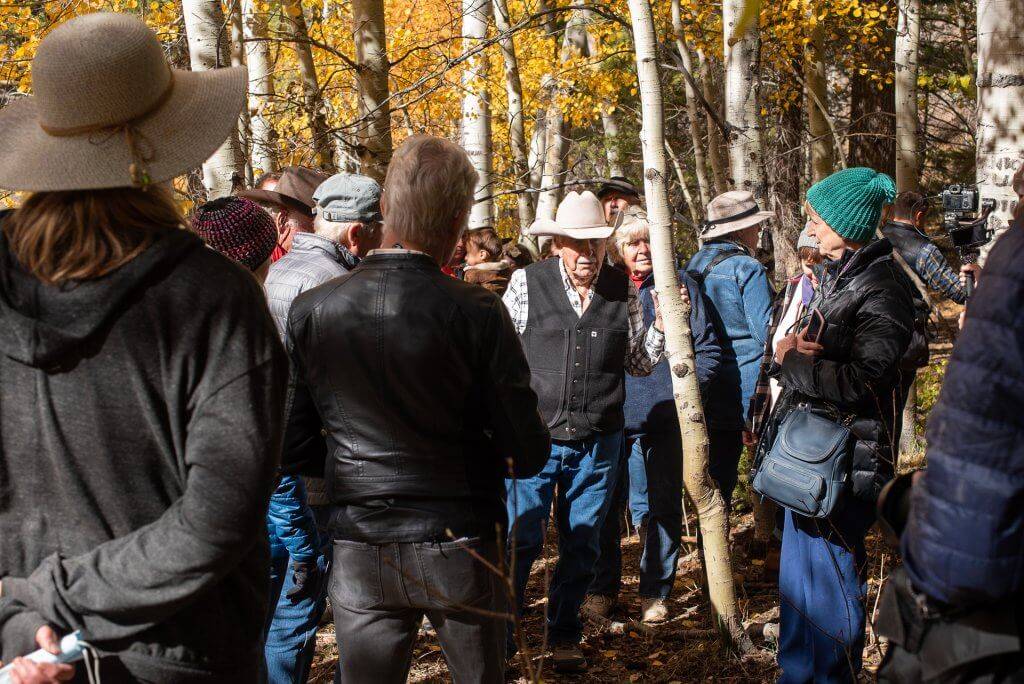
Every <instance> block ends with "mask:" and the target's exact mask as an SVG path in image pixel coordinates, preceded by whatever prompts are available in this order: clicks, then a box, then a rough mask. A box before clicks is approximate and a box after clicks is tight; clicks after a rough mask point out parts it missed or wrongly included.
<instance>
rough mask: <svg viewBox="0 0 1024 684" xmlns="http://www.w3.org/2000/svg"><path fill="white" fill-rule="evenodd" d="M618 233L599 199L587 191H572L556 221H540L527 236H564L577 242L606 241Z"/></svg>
mask: <svg viewBox="0 0 1024 684" xmlns="http://www.w3.org/2000/svg"><path fill="white" fill-rule="evenodd" d="M614 230H615V228H614V227H613V226H609V225H608V220H607V219H605V216H604V207H602V206H601V200H599V199H597V195H595V194H594V193H592V192H590V191H589V190H584V191H583V192H576V191H572V192H570V193H569V194H568V195H566V196H565V199H563V200H562V203H561V204H559V205H558V211H556V212H555V220H554V221H552V220H550V219H537V220H536V221H534V222H533V225H532V226H530V229H529V230H528V231H526V232H527V234H528V235H562V236H564V237H571V238H575V239H577V240H592V239H604V238H606V237H608V236H609V235H611V234H612V232H613V231H614Z"/></svg>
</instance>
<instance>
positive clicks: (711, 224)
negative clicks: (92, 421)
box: [699, 190, 775, 240]
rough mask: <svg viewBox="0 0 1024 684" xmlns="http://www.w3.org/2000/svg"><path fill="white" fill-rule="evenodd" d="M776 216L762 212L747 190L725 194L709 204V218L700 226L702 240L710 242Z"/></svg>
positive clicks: (768, 212) (769, 212)
mask: <svg viewBox="0 0 1024 684" xmlns="http://www.w3.org/2000/svg"><path fill="white" fill-rule="evenodd" d="M774 216H775V213H774V212H771V211H761V209H760V207H758V206H757V200H755V199H754V195H753V194H751V193H749V192H747V191H746V190H730V191H729V192H723V193H722V194H721V195H719V196H718V197H716V198H715V199H713V200H711V201H710V202H708V218H707V220H706V221H704V222H703V223H702V224H701V226H700V235H699V237H700V239H701V240H710V239H712V238H716V237H722V236H723V235H728V234H729V233H735V232H736V231H737V230H743V229H744V228H750V227H751V226H756V225H757V224H759V223H763V222H765V221H767V220H768V219H770V218H772V217H774Z"/></svg>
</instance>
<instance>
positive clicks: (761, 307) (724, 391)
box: [686, 240, 774, 430]
mask: <svg viewBox="0 0 1024 684" xmlns="http://www.w3.org/2000/svg"><path fill="white" fill-rule="evenodd" d="M737 248H739V249H743V248H742V247H739V246H738V245H737V244H735V243H733V242H727V241H721V240H716V241H712V242H708V243H707V244H705V245H704V247H702V248H701V250H700V251H699V252H697V253H696V254H694V255H693V257H692V258H691V259H690V263H689V264H687V266H686V270H687V271H689V272H690V273H694V272H696V273H701V272H702V271H703V270H704V269H705V267H706V266H707V265H708V264H709V263H710V262H711V260H712V259H714V258H715V256H716V255H717V254H718V253H719V252H722V251H724V250H736V249H737ZM700 287H701V291H702V292H703V293H704V296H705V298H706V301H707V303H708V305H709V306H708V314H709V315H710V317H711V322H712V324H713V325H714V326H715V332H716V333H717V335H718V343H719V345H720V346H721V348H722V357H721V365H720V367H719V370H718V377H717V378H715V380H714V381H713V382H712V383H711V385H710V386H709V387H708V391H707V394H706V398H705V402H704V413H705V415H706V416H707V422H708V426H709V427H711V428H713V429H718V430H741V429H743V427H744V425H745V420H744V419H745V416H746V412H747V406H748V405H749V403H750V398H751V397H752V396H753V394H754V386H755V385H756V384H757V374H758V368H759V366H760V360H761V354H762V352H763V351H764V345H765V341H766V339H767V335H768V323H769V320H770V317H771V307H772V299H773V298H774V293H773V291H772V286H771V284H770V283H769V282H768V274H767V272H766V271H765V268H764V266H762V265H761V264H760V263H759V262H758V261H757V260H756V259H754V258H753V257H752V256H749V252H748V251H747V250H745V249H743V254H739V255H737V256H734V257H731V258H729V259H726V260H724V261H722V262H720V263H718V264H716V265H715V267H714V268H713V269H711V270H710V271H709V272H708V274H707V276H706V277H705V278H704V279H703V282H701V283H700Z"/></svg>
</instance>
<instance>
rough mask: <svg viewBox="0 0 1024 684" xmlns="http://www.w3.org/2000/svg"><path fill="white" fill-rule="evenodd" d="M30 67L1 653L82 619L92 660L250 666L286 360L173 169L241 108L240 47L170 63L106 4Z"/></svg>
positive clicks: (1, 262)
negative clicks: (197, 66)
mask: <svg viewBox="0 0 1024 684" xmlns="http://www.w3.org/2000/svg"><path fill="white" fill-rule="evenodd" d="M32 78H33V87H34V88H35V95H33V96H32V97H30V98H26V99H24V100H22V101H20V102H17V103H15V104H13V105H11V106H10V107H8V108H7V109H5V110H4V111H3V112H0V149H2V150H3V152H2V153H0V187H4V188H9V189H15V190H28V191H32V194H30V195H29V196H28V197H26V198H25V199H24V201H23V203H22V204H21V206H20V207H19V208H17V209H15V210H14V211H12V212H5V213H3V214H0V378H3V382H0V425H2V426H3V429H2V430H0V472H2V473H4V476H3V487H4V505H3V506H2V507H0V596H2V597H3V599H4V600H3V602H2V604H0V648H2V651H3V653H2V655H0V657H2V659H3V660H4V661H5V662H9V661H10V659H11V658H13V657H15V656H17V655H19V654H24V653H28V652H30V651H32V650H35V648H37V643H38V644H40V645H44V644H51V645H52V644H53V643H55V639H56V637H57V636H59V635H62V634H65V633H69V632H72V631H75V630H81V632H82V636H83V638H85V639H86V640H87V641H89V642H90V643H91V644H93V645H94V646H95V647H96V649H97V650H98V651H99V652H100V653H102V654H103V656H104V657H103V658H102V659H101V660H100V665H99V671H100V674H101V678H102V680H103V681H104V682H108V683H110V682H128V681H140V680H141V681H154V682H164V683H167V682H199V681H202V682H255V681H259V679H260V662H261V660H262V649H261V644H262V641H263V639H262V634H263V623H264V616H265V615H266V609H267V603H268V598H267V593H268V587H269V582H268V558H267V550H266V544H265V543H263V544H260V543H258V540H259V539H260V537H261V536H262V535H265V534H266V530H265V527H264V516H265V514H266V508H267V499H268V496H269V493H270V491H271V490H272V488H273V481H274V477H275V469H276V464H277V461H278V458H279V451H280V444H281V433H282V419H281V416H282V414H283V409H284V388H285V386H286V383H287V362H286V360H285V358H284V354H283V350H282V349H281V344H280V342H279V341H278V339H277V334H276V332H275V330H274V324H273V322H272V321H271V319H270V316H269V314H268V312H267V306H266V301H265V300H264V295H263V291H262V288H261V287H260V286H259V284H258V283H257V282H256V280H255V278H253V277H252V275H251V274H250V273H249V272H247V271H246V270H244V269H243V268H241V267H239V266H238V265H236V264H233V263H232V262H231V261H229V260H228V259H226V258H225V257H223V256H221V255H220V254H218V253H216V252H215V251H213V250H212V249H207V248H206V247H205V246H204V245H203V243H202V242H201V241H200V240H199V238H197V237H196V236H195V235H193V234H192V233H191V232H189V231H187V230H184V229H183V224H184V220H183V218H182V216H181V213H180V211H179V209H178V208H177V206H175V204H174V202H173V198H172V195H171V193H170V190H169V189H168V187H167V184H166V183H164V182H163V181H168V180H170V179H171V178H173V177H174V176H176V175H178V174H180V173H183V172H186V171H188V170H189V169H191V168H193V167H195V166H198V165H199V164H200V163H201V162H202V161H203V160H204V159H205V158H206V156H207V155H209V154H210V153H211V152H213V151H214V150H215V149H216V147H217V146H218V145H219V144H220V143H221V142H222V141H223V140H224V139H225V138H226V137H227V135H228V133H229V132H230V131H231V129H232V128H233V127H234V126H236V125H237V120H238V114H239V111H240V109H241V105H242V102H243V99H244V96H245V85H246V79H245V71H244V69H224V70H220V71H215V72H208V73H201V74H200V73H195V74H193V73H189V72H180V71H174V70H172V69H171V68H170V67H169V66H168V64H167V61H166V59H165V58H164V56H163V51H162V50H161V47H160V43H159V41H158V40H157V37H156V36H155V35H154V34H153V32H152V31H150V30H149V29H148V28H146V26H145V24H143V23H142V22H141V21H140V20H139V19H137V18H133V17H130V16H125V15H116V14H105V13H101V14H91V15H86V16H82V17H79V18H76V19H73V20H71V21H68V22H67V23H66V24H63V25H61V26H59V27H57V28H56V29H54V30H53V31H52V32H51V33H50V34H49V35H47V36H46V37H45V38H44V39H43V40H42V42H41V43H40V44H39V48H38V51H37V54H36V57H35V60H34V61H33V65H32ZM16 662H17V661H16ZM68 667H69V666H56V665H45V666H40V665H28V664H25V663H24V662H22V663H21V664H20V665H19V668H21V670H22V672H21V674H22V675H23V676H24V677H25V678H32V677H34V678H33V679H31V681H55V678H56V676H57V674H62V675H67V674H69V673H67V672H64V673H58V672H57V671H56V670H57V669H58V668H68ZM44 669H48V670H49V671H42V670H44Z"/></svg>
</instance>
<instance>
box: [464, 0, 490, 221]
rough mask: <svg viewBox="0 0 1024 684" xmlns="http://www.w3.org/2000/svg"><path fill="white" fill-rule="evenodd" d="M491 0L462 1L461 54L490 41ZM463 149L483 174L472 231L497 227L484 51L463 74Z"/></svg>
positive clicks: (478, 171) (477, 192) (478, 190)
mask: <svg viewBox="0 0 1024 684" xmlns="http://www.w3.org/2000/svg"><path fill="white" fill-rule="evenodd" d="M490 17H491V3H490V0H463V1H462V51H463V54H465V53H467V52H469V51H470V50H474V49H477V48H478V47H479V46H480V44H481V43H482V42H483V41H484V40H486V38H487V23H488V20H489V19H490ZM462 90H463V92H464V95H463V96H462V146H463V147H464V148H465V149H466V154H468V155H469V160H470V162H472V164H473V168H475V169H476V172H477V173H478V174H479V175H480V178H479V180H478V181H477V184H476V193H475V197H476V202H474V203H473V208H472V209H471V210H470V213H469V229H470V230H473V229H475V228H492V227H493V226H494V200H493V199H491V198H490V195H491V190H492V188H491V157H492V155H491V102H490V94H489V93H488V92H487V56H486V55H485V54H484V52H483V51H482V50H481V51H480V52H478V53H476V54H475V55H473V56H472V57H470V58H469V59H468V60H466V68H465V70H464V71H463V72H462Z"/></svg>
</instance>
